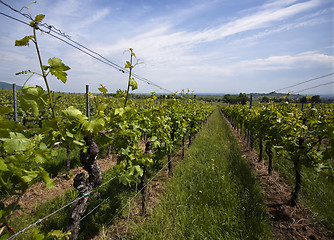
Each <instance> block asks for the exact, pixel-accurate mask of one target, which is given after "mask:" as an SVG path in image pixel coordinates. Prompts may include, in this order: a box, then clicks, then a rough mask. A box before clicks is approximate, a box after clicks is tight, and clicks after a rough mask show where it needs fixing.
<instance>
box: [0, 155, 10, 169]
mask: <svg viewBox="0 0 334 240" xmlns="http://www.w3.org/2000/svg"><path fill="white" fill-rule="evenodd" d="M0 170H1V171H9V169H8V168H7V165H6V163H5V161H4V160H3V158H0Z"/></svg>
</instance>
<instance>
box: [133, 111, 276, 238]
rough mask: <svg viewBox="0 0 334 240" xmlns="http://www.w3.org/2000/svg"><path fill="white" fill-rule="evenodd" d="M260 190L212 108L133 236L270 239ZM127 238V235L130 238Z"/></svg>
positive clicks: (229, 132) (234, 142)
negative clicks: (196, 136)
mask: <svg viewBox="0 0 334 240" xmlns="http://www.w3.org/2000/svg"><path fill="white" fill-rule="evenodd" d="M264 209H265V207H264V205H263V194H262V192H261V190H260V188H259V186H258V185H257V184H256V182H255V178H254V176H253V175H252V173H251V169H250V168H249V166H248V165H247V163H246V161H245V159H243V158H242V156H241V154H240V149H239V147H238V144H237V142H236V140H235V139H234V137H233V135H232V133H231V131H230V129H229V127H228V125H227V123H226V122H225V121H223V119H222V117H221V115H220V113H219V111H218V110H215V111H214V113H213V115H212V116H211V117H210V118H209V120H208V123H207V124H206V125H205V126H204V128H203V129H202V131H201V132H200V134H199V135H198V138H197V139H196V140H195V141H194V143H193V145H192V147H191V148H190V149H189V150H188V151H187V152H186V157H185V160H184V161H183V162H182V163H180V164H179V165H178V166H177V167H176V169H175V173H174V176H173V177H172V178H171V179H170V180H169V182H168V183H167V187H166V193H165V195H164V197H163V199H162V200H161V201H160V203H159V205H158V206H157V207H156V208H155V209H154V210H153V212H152V216H151V217H150V218H149V219H148V220H147V221H146V222H144V223H143V224H136V225H134V226H133V237H132V238H133V239H165V240H168V239H268V238H271V237H270V233H269V232H270V231H269V224H268V221H267V217H266V214H265V210H264ZM132 238H131V239H132Z"/></svg>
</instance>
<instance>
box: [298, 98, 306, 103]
mask: <svg viewBox="0 0 334 240" xmlns="http://www.w3.org/2000/svg"><path fill="white" fill-rule="evenodd" d="M299 102H300V103H307V98H306V96H303V97H302V98H301V99H300V100H299Z"/></svg>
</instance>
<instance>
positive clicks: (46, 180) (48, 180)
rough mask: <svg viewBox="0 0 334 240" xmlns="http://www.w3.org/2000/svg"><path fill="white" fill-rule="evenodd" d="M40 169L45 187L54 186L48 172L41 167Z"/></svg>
mask: <svg viewBox="0 0 334 240" xmlns="http://www.w3.org/2000/svg"><path fill="white" fill-rule="evenodd" d="M41 170H42V171H41V176H42V179H43V181H44V183H45V187H46V188H53V187H54V186H55V184H54V182H53V181H52V179H51V178H50V176H49V173H48V172H47V171H45V170H44V169H42V168H41Z"/></svg>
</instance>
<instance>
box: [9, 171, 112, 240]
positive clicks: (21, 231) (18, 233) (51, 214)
mask: <svg viewBox="0 0 334 240" xmlns="http://www.w3.org/2000/svg"><path fill="white" fill-rule="evenodd" d="M116 177H117V176H114V177H113V178H111V179H109V180H108V181H107V182H105V183H103V184H101V185H100V186H98V187H97V188H95V189H93V190H92V191H90V192H89V193H88V194H91V193H92V192H93V191H95V190H96V189H99V188H100V187H102V186H104V185H106V184H107V183H109V182H110V181H112V180H113V179H115V178H116ZM83 197H85V196H80V197H76V198H75V199H74V200H73V201H71V202H69V203H68V204H66V205H64V206H63V207H61V208H59V209H57V210H56V211H54V212H52V213H50V214H48V215H47V216H45V217H43V218H40V219H38V220H36V221H35V222H34V223H32V224H30V225H29V226H27V227H25V228H24V229H22V230H20V231H18V232H17V233H15V234H14V235H12V236H10V237H9V238H7V240H11V239H14V238H16V237H17V236H18V235H20V234H21V233H24V232H25V231H27V230H28V229H29V228H31V227H33V226H35V225H36V224H38V223H40V222H42V221H44V220H45V219H47V218H49V217H51V216H53V215H54V214H56V213H58V212H60V211H61V210H63V209H65V208H67V207H68V206H70V205H71V204H72V203H74V202H75V201H77V200H79V199H81V198H83ZM102 203H103V202H102ZM102 203H101V204H102ZM101 204H100V205H101ZM93 210H95V208H94V209H93ZM93 210H92V211H91V212H93ZM91 212H89V213H88V214H87V215H86V216H84V217H83V218H82V219H84V218H86V217H87V216H88V215H89V214H91ZM82 219H80V221H81V220H82Z"/></svg>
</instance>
